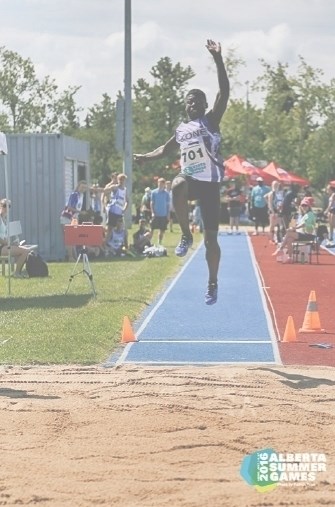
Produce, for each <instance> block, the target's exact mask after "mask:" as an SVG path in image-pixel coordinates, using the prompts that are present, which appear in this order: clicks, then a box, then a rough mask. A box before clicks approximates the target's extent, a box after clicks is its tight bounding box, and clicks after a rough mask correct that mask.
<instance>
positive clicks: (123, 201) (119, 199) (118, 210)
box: [104, 173, 129, 235]
mask: <svg viewBox="0 0 335 507" xmlns="http://www.w3.org/2000/svg"><path fill="white" fill-rule="evenodd" d="M126 179H127V176H126V175H125V174H123V173H120V174H118V176H117V183H115V182H114V181H113V180H112V181H111V182H110V183H107V185H106V186H105V189H104V193H105V195H108V194H109V196H110V197H109V200H108V203H107V207H106V212H107V226H108V232H107V235H110V234H111V231H112V229H113V227H115V226H116V224H117V223H119V219H120V218H123V216H124V212H125V211H126V209H127V207H128V203H129V199H128V194H127V189H126Z"/></svg>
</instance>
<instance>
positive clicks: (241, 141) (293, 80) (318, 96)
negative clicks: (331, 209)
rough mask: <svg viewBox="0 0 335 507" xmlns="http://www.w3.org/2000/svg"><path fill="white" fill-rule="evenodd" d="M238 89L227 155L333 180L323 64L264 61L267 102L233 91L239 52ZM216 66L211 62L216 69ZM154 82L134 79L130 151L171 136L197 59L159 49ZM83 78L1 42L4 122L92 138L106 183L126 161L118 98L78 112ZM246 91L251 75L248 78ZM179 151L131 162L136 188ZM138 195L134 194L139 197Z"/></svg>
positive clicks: (334, 110)
mask: <svg viewBox="0 0 335 507" xmlns="http://www.w3.org/2000/svg"><path fill="white" fill-rule="evenodd" d="M225 62H226V67H227V72H228V75H229V77H230V81H231V88H232V94H231V99H230V101H229V104H228V108H227V111H226V114H225V115H224V117H223V119H222V122H221V131H222V134H223V145H222V153H223V156H224V158H228V157H230V156H231V155H233V154H239V155H241V156H243V157H245V158H247V159H248V160H250V161H251V162H253V163H254V164H255V165H258V164H259V163H260V161H265V162H269V161H271V160H274V161H275V162H277V163H279V164H280V166H281V167H283V168H284V169H287V170H289V171H293V172H295V173H296V174H299V175H301V176H303V177H307V178H308V179H309V180H310V181H311V182H312V185H313V186H315V187H316V188H319V189H320V188H322V187H324V186H325V185H326V184H327V182H328V181H329V180H331V179H335V143H334V139H335V79H332V80H331V81H330V83H325V82H324V81H323V80H322V77H323V72H322V70H321V69H318V68H313V67H311V66H310V65H309V64H308V63H307V62H306V61H305V59H304V58H303V57H300V60H299V66H298V69H297V71H296V72H295V73H293V74H292V73H291V72H290V69H289V67H288V65H287V64H284V63H281V62H278V63H277V64H276V65H270V64H268V63H267V62H265V61H261V64H262V74H261V75H260V76H258V77H257V79H256V80H254V81H253V82H252V83H250V91H251V92H255V93H256V92H257V93H258V94H261V95H262V97H263V99H262V105H261V106H259V105H255V104H253V103H252V102H251V101H250V100H249V94H248V93H247V94H246V98H245V99H239V98H234V91H236V89H237V87H238V86H239V85H240V84H239V82H238V76H239V71H240V67H241V66H242V65H245V62H243V60H241V59H240V58H239V57H238V55H237V54H236V51H235V50H233V49H230V50H228V54H227V56H226V57H225ZM213 70H214V69H213ZM149 73H150V76H151V79H150V81H149V80H148V79H144V78H141V79H138V81H137V82H136V83H135V84H134V86H133V97H134V98H133V151H134V152H135V153H136V152H137V153H141V152H146V151H148V150H151V149H152V148H154V147H156V146H159V145H161V144H162V143H164V142H165V141H166V140H167V139H168V138H169V137H170V136H171V135H172V134H173V131H174V128H175V127H176V125H178V124H179V122H180V121H181V120H182V119H183V117H184V114H185V113H184V102H183V101H184V95H185V92H186V90H187V89H188V87H189V81H190V80H191V79H192V78H193V77H194V76H195V73H194V71H193V70H192V68H191V67H190V66H188V67H183V66H182V65H181V64H180V63H175V64H174V63H173V62H172V60H171V59H170V58H169V57H162V58H161V59H160V60H159V61H158V62H157V64H156V65H154V66H153V67H152V68H151V70H150V72H149ZM79 89H80V86H71V87H68V88H67V89H65V90H60V89H59V87H58V85H57V83H56V82H55V80H53V79H51V78H50V77H49V76H46V77H44V78H43V79H38V78H37V76H36V70H35V67H34V65H33V63H32V61H31V60H30V59H29V58H28V59H24V58H22V57H21V56H20V55H19V54H18V53H16V52H14V51H10V50H9V49H7V48H6V47H0V130H1V131H3V132H5V133H36V132H39V133H53V132H57V133H58V132H61V133H64V134H67V135H71V136H74V137H77V138H79V139H83V140H87V141H89V142H90V146H91V161H90V165H91V168H92V171H91V172H92V177H93V178H94V179H95V180H96V181H97V182H99V183H100V184H104V183H105V182H106V181H107V179H108V175H109V174H110V173H111V172H114V171H117V172H120V171H121V170H122V155H120V153H119V152H118V151H117V149H116V147H115V138H116V99H117V98H118V97H121V92H119V93H118V97H116V98H115V100H113V99H112V98H111V97H110V96H109V95H108V94H107V93H104V94H103V96H102V99H101V101H100V102H99V103H97V104H94V105H93V106H92V107H90V108H89V109H88V111H87V114H86V116H85V118H84V120H80V119H79V118H80V116H81V115H82V113H83V111H82V109H81V108H80V107H79V106H78V105H77V103H76V94H77V92H78V90H79ZM248 90H249V84H248ZM177 156H178V155H177V153H176V154H175V156H173V157H171V158H169V159H166V160H163V161H159V163H157V161H156V162H154V163H153V162H152V163H148V164H146V165H145V166H144V165H143V166H139V165H136V166H134V171H133V175H134V181H133V191H134V194H135V196H136V194H138V195H140V194H141V193H142V191H143V188H144V187H146V186H148V185H149V186H152V182H153V178H154V177H155V176H164V177H166V178H168V179H170V178H173V176H174V175H175V174H176V164H175V162H176V160H177ZM135 201H136V198H135Z"/></svg>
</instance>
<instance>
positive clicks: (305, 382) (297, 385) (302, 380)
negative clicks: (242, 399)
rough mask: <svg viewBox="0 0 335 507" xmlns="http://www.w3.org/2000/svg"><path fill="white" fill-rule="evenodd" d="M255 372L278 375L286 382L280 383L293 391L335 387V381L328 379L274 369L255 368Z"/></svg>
mask: <svg viewBox="0 0 335 507" xmlns="http://www.w3.org/2000/svg"><path fill="white" fill-rule="evenodd" d="M254 369H255V370H263V371H270V372H272V373H275V374H276V375H280V376H281V377H284V378H285V379H286V380H280V382H281V383H282V384H284V385H286V386H288V387H291V388H292V389H314V388H316V387H319V386H322V385H326V386H335V380H330V379H328V378H316V377H307V376H306V375H299V374H297V373H286V372H284V371H279V370H275V369H274V368H254Z"/></svg>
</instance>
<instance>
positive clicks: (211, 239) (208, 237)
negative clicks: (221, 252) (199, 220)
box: [204, 230, 219, 248]
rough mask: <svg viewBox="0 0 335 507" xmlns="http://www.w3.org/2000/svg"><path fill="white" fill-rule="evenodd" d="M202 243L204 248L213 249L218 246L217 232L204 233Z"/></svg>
mask: <svg viewBox="0 0 335 507" xmlns="http://www.w3.org/2000/svg"><path fill="white" fill-rule="evenodd" d="M204 243H205V247H206V248H213V247H217V246H218V245H219V243H218V233H217V231H208V230H207V231H204Z"/></svg>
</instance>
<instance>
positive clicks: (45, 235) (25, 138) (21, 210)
mask: <svg viewBox="0 0 335 507" xmlns="http://www.w3.org/2000/svg"><path fill="white" fill-rule="evenodd" d="M7 145H8V155H7V174H8V183H9V198H10V199H11V201H12V207H11V217H10V219H11V220H21V223H22V230H23V234H22V237H23V238H24V239H25V240H26V241H27V242H28V243H33V244H38V246H39V253H40V254H41V255H42V257H43V258H44V259H45V260H47V261H48V260H49V261H50V260H60V259H63V258H64V253H65V251H64V245H63V235H62V228H61V226H60V223H59V218H60V213H61V211H62V209H63V207H64V205H65V202H66V200H67V197H68V192H69V189H68V188H66V178H67V180H68V181H69V178H70V180H71V181H72V182H73V186H75V184H76V183H77V179H78V178H77V169H78V166H81V165H85V166H86V179H87V180H88V181H89V180H90V168H89V143H87V142H86V141H80V140H78V139H74V138H71V137H68V136H64V135H62V134H10V135H7ZM66 167H67V175H66ZM69 168H70V169H69ZM71 171H72V174H70V173H71ZM3 173H4V171H1V173H0V194H1V197H2V196H4V195H5V182H4V174H3Z"/></svg>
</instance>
